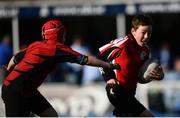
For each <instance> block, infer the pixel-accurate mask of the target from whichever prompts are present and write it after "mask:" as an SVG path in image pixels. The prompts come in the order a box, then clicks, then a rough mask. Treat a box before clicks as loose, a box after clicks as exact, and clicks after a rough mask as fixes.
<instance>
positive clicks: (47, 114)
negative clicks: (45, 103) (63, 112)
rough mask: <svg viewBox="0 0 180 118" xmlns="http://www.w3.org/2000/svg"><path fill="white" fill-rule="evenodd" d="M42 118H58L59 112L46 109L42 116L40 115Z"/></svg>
mask: <svg viewBox="0 0 180 118" xmlns="http://www.w3.org/2000/svg"><path fill="white" fill-rule="evenodd" d="M39 116H40V117H58V114H57V112H56V111H55V109H54V108H53V107H51V108H49V109H46V110H45V111H43V112H42V113H41V114H39Z"/></svg>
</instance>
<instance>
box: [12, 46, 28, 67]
mask: <svg viewBox="0 0 180 118" xmlns="http://www.w3.org/2000/svg"><path fill="white" fill-rule="evenodd" d="M25 54H26V48H25V49H24V50H22V51H20V52H18V53H17V54H15V55H14V60H13V61H14V63H15V64H18V63H19V62H20V61H21V60H22V59H23V58H24V55H25Z"/></svg>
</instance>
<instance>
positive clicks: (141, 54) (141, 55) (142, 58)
mask: <svg viewBox="0 0 180 118" xmlns="http://www.w3.org/2000/svg"><path fill="white" fill-rule="evenodd" d="M146 55H147V53H146V52H145V51H142V52H141V53H140V58H141V60H144V59H145V57H146Z"/></svg>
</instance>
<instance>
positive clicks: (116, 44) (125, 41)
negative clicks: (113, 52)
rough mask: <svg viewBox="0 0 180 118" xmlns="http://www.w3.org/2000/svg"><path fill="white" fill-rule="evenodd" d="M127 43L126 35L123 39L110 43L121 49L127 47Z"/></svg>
mask: <svg viewBox="0 0 180 118" xmlns="http://www.w3.org/2000/svg"><path fill="white" fill-rule="evenodd" d="M129 41H130V38H129V37H128V35H126V36H125V37H120V38H117V39H115V40H114V41H113V42H112V43H113V44H114V45H115V46H117V47H123V46H125V45H127V44H128V42H129Z"/></svg>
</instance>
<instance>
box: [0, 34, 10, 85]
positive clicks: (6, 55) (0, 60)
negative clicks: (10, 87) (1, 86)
mask: <svg viewBox="0 0 180 118" xmlns="http://www.w3.org/2000/svg"><path fill="white" fill-rule="evenodd" d="M11 56H12V47H11V37H10V36H9V35H4V37H3V38H2V41H1V42H0V67H1V66H2V65H5V64H7V63H8V62H9V60H10V58H11ZM3 78H4V71H3V70H2V69H1V68H0V83H1V81H2V79H3Z"/></svg>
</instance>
